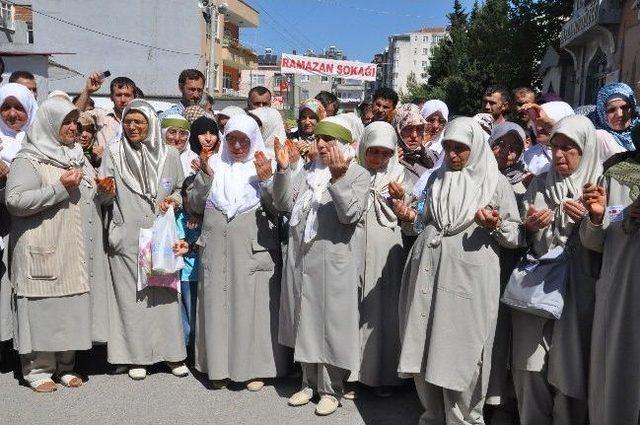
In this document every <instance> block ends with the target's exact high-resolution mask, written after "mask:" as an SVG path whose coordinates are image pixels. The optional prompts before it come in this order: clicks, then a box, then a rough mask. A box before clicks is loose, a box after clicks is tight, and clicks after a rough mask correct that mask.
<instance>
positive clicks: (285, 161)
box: [273, 137, 291, 171]
mask: <svg viewBox="0 0 640 425" xmlns="http://www.w3.org/2000/svg"><path fill="white" fill-rule="evenodd" d="M273 150H274V151H275V154H276V163H277V164H278V170H279V171H284V170H286V169H288V168H289V164H290V163H291V158H290V155H289V149H287V147H285V146H283V145H282V143H280V139H279V138H277V137H275V138H274V139H273Z"/></svg>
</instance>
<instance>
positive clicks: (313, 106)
mask: <svg viewBox="0 0 640 425" xmlns="http://www.w3.org/2000/svg"><path fill="white" fill-rule="evenodd" d="M305 109H308V110H310V111H311V112H313V113H314V114H315V115H316V119H317V120H318V121H321V120H323V119H325V118H326V117H327V111H326V110H325V109H324V106H322V103H320V101H319V100H316V99H307V100H305V101H304V102H302V103H301V104H300V108H299V109H298V119H300V116H301V115H302V111H304V110H305Z"/></svg>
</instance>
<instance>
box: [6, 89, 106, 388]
mask: <svg viewBox="0 0 640 425" xmlns="http://www.w3.org/2000/svg"><path fill="white" fill-rule="evenodd" d="M78 116H79V112H78V110H77V109H76V108H75V106H73V104H72V103H71V102H69V101H67V100H66V99H63V98H54V99H50V100H47V101H45V102H44V103H43V104H42V107H41V108H40V109H39V110H38V112H37V117H36V119H35V122H34V124H33V126H32V127H31V129H29V130H28V132H27V136H26V139H25V141H24V143H23V148H22V149H21V150H20V151H19V152H18V154H17V155H16V157H15V159H14V161H13V164H12V166H11V173H10V174H9V178H8V180H7V187H6V203H7V208H8V210H9V212H10V213H11V215H12V217H13V220H12V228H11V238H10V240H11V248H10V249H11V251H12V264H11V270H12V274H11V277H12V284H13V294H14V303H15V304H14V305H15V312H14V313H15V318H14V323H15V330H14V331H15V332H14V348H15V349H16V350H17V351H18V353H19V354H20V360H21V363H22V373H23V376H24V378H25V380H26V381H27V382H28V383H29V386H30V387H31V388H32V389H33V390H34V391H37V392H53V391H55V389H56V384H55V383H54V382H53V381H52V377H53V375H54V373H55V374H57V375H58V376H60V382H61V383H62V384H63V385H65V386H68V387H79V386H80V385H82V380H81V379H80V377H79V376H78V375H77V374H75V373H74V372H73V369H74V361H75V351H76V350H88V349H89V348H91V341H92V314H91V301H92V299H91V296H90V295H89V291H90V289H92V286H93V285H92V284H93V283H94V282H95V281H94V277H95V276H94V275H93V272H94V271H95V270H94V268H93V267H92V266H93V265H94V261H93V257H89V255H90V253H93V252H94V251H95V248H96V247H95V246H94V245H88V244H87V243H86V242H87V241H88V239H89V235H93V236H95V237H96V238H99V239H101V231H102V229H101V225H100V221H99V220H100V216H99V214H98V213H97V211H98V209H99V204H95V203H94V202H92V201H93V198H94V197H95V194H96V191H95V184H94V183H93V181H92V179H91V177H89V176H92V175H93V174H92V173H91V166H90V165H89V166H87V165H86V164H85V158H84V154H83V152H82V147H81V146H80V145H79V144H77V143H75V137H76V133H77V124H76V121H77V119H78ZM85 204H90V205H91V206H92V207H93V210H94V214H93V215H89V216H88V217H87V216H86V213H87V211H89V210H90V208H88V207H87V208H85ZM90 218H93V219H95V220H96V223H95V224H91V223H87V222H86V220H89V219H90ZM85 235H87V237H85ZM98 249H99V250H100V252H99V253H96V255H101V259H102V260H103V261H104V259H105V257H104V254H103V252H102V246H101V245H100V247H99V248H98ZM103 266H104V263H103ZM101 272H102V273H103V274H102V275H101V276H99V277H98V278H99V279H100V278H102V279H104V278H105V276H104V272H106V268H105V267H102V269H101ZM100 283H102V282H100ZM101 301H103V302H104V299H103V300H101ZM103 325H105V324H104V323H103Z"/></svg>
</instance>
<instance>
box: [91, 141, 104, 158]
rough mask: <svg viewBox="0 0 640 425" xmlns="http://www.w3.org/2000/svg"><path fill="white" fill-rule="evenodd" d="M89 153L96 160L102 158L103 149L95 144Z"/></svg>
mask: <svg viewBox="0 0 640 425" xmlns="http://www.w3.org/2000/svg"><path fill="white" fill-rule="evenodd" d="M91 152H93V154H94V155H95V156H96V158H102V154H103V153H104V147H103V146H102V145H100V144H98V143H96V144H95V145H93V149H91Z"/></svg>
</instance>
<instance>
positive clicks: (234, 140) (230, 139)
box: [226, 135, 251, 148]
mask: <svg viewBox="0 0 640 425" xmlns="http://www.w3.org/2000/svg"><path fill="white" fill-rule="evenodd" d="M226 141H227V144H228V145H229V146H233V147H235V146H238V145H239V146H240V147H243V148H244V147H247V146H249V145H251V140H250V139H249V138H248V137H246V136H245V137H242V136H232V135H228V136H227V137H226Z"/></svg>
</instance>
